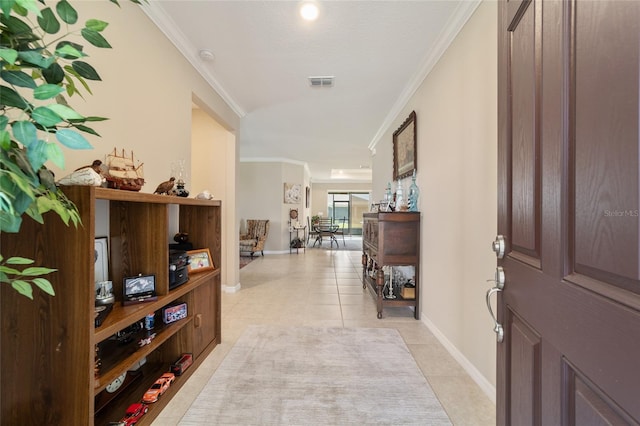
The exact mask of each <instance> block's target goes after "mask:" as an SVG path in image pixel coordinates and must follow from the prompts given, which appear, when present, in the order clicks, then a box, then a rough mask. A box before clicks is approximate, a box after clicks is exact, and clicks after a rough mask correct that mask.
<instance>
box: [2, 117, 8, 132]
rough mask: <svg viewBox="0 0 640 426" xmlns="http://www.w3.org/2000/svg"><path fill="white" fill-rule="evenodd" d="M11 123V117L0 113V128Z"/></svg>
mask: <svg viewBox="0 0 640 426" xmlns="http://www.w3.org/2000/svg"><path fill="white" fill-rule="evenodd" d="M8 124H9V117H7V116H6V115H0V130H3V129H4V128H5V127H7V125H8Z"/></svg>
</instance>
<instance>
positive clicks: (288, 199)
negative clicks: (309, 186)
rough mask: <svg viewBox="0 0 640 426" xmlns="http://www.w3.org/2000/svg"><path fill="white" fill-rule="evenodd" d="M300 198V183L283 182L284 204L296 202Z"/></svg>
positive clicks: (298, 201)
mask: <svg viewBox="0 0 640 426" xmlns="http://www.w3.org/2000/svg"><path fill="white" fill-rule="evenodd" d="M301 200H302V185H300V184H299V183H286V182H285V184H284V202H285V203H286V204H298V203H300V201H301Z"/></svg>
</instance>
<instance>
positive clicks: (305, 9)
mask: <svg viewBox="0 0 640 426" xmlns="http://www.w3.org/2000/svg"><path fill="white" fill-rule="evenodd" d="M318 14H319V10H318V6H317V5H316V4H315V3H312V2H306V3H303V4H302V6H300V16H302V18H303V19H305V20H307V21H315V20H316V19H317V18H318Z"/></svg>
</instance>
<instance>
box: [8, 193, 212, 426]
mask: <svg viewBox="0 0 640 426" xmlns="http://www.w3.org/2000/svg"><path fill="white" fill-rule="evenodd" d="M64 192H65V193H66V194H67V196H68V197H69V199H70V200H71V201H73V202H74V203H75V205H76V206H77V207H78V210H79V212H80V217H81V219H82V225H80V226H79V227H78V228H77V229H75V228H74V227H73V226H70V227H67V226H65V225H64V223H63V222H62V221H61V220H60V218H59V217H58V216H56V215H53V214H47V215H46V216H45V223H44V225H40V224H38V223H36V222H35V221H33V220H31V219H29V218H26V217H25V220H24V223H23V225H22V228H21V231H20V233H19V234H6V233H2V234H1V235H0V244H1V245H2V255H3V256H4V257H5V258H8V257H12V256H23V257H28V258H31V259H35V260H36V264H37V265H39V266H46V267H50V268H56V269H57V272H54V273H52V274H50V275H48V276H47V278H49V279H50V281H51V283H52V285H53V288H54V290H55V293H56V294H55V296H48V295H46V294H44V293H43V292H41V291H39V290H37V289H34V300H29V299H27V298H26V297H24V296H20V295H19V294H18V293H17V292H16V291H14V290H12V289H11V287H10V286H9V285H7V284H4V283H3V285H2V286H0V287H1V288H0V308H1V309H2V311H1V313H0V327H1V333H2V335H1V340H0V344H1V348H2V352H1V360H0V395H2V397H1V399H0V410H1V411H0V419H2V420H1V421H0V423H2V424H7V425H9V424H15V425H17V424H22V425H33V424H40V425H54V424H55V425H59V424H68V425H94V424H95V425H104V424H107V423H108V422H110V421H118V420H120V419H121V418H122V417H123V416H124V413H125V410H126V409H127V407H128V406H129V405H130V404H132V403H134V402H139V401H140V400H141V398H142V395H143V394H144V392H145V391H146V390H147V389H148V388H149V387H150V386H151V384H152V383H153V382H154V381H155V380H156V379H157V378H158V377H160V375H161V374H162V373H164V372H166V371H170V365H171V364H172V363H173V362H175V361H176V360H177V359H178V358H179V357H180V355H181V354H182V353H192V354H193V364H192V365H191V367H190V368H189V369H187V370H186V371H185V372H184V373H183V374H182V375H181V376H178V377H177V378H176V380H175V381H174V383H173V384H172V385H171V387H170V388H169V390H167V392H166V393H165V394H164V395H163V396H162V397H161V398H160V399H159V400H158V402H156V403H154V404H150V405H149V412H148V413H147V414H146V415H145V416H144V417H142V419H141V420H140V421H139V422H138V425H139V426H142V425H149V424H151V422H152V421H153V419H154V418H155V417H157V415H158V414H159V413H160V411H161V410H162V408H163V407H165V406H166V405H167V403H168V402H169V401H170V400H171V398H172V397H173V396H175V394H176V393H177V391H178V389H180V387H181V386H182V385H183V384H184V383H185V382H186V380H187V378H188V377H189V376H191V375H192V374H193V372H194V371H195V370H196V369H197V368H198V366H199V365H200V364H201V363H202V361H203V360H204V359H205V358H206V355H207V354H209V353H210V352H211V351H212V350H213V348H214V347H215V346H216V345H218V344H219V343H220V341H221V336H220V329H221V324H220V302H221V299H220V296H221V295H220V279H221V278H220V265H221V202H220V201H215V200H211V201H210V200H196V199H189V198H180V197H173V196H162V195H153V194H141V193H136V192H128V191H119V190H113V189H105V188H94V187H81V186H72V187H64ZM176 215H177V217H176ZM171 221H174V222H177V225H178V226H179V230H180V231H181V232H187V233H188V234H189V240H190V241H191V242H192V243H193V247H194V248H208V249H209V251H210V253H211V258H212V261H213V263H214V266H215V267H214V269H213V270H208V271H203V272H200V273H197V274H190V276H189V280H188V281H187V282H186V283H184V284H182V285H180V286H179V287H176V288H174V289H169V251H168V244H169V242H173V241H172V236H173V235H169V233H170V232H169V228H170V223H172V222H171ZM97 223H99V224H101V225H102V224H104V227H105V228H106V227H107V226H108V237H109V238H108V246H109V256H110V259H109V270H110V271H109V272H110V273H109V275H110V276H109V279H110V280H111V281H113V287H114V294H115V297H116V302H115V303H114V305H113V310H112V311H111V313H109V315H108V316H107V317H106V319H105V320H104V322H103V323H102V324H101V325H100V327H95V326H94V300H95V293H96V291H95V284H94V282H95V279H94V278H95V266H94V251H95V248H94V240H95V237H103V236H105V235H96V224H97ZM139 273H142V274H143V275H150V274H154V275H155V283H156V294H157V300H153V301H151V302H146V303H140V304H134V305H127V306H123V304H122V299H123V296H122V282H123V278H124V277H131V276H136V275H138V274H139ZM173 302H186V303H187V307H188V316H187V318H184V319H181V320H179V321H176V322H173V323H171V324H168V325H164V324H163V323H162V320H161V319H160V317H159V315H156V320H155V323H156V327H155V328H154V330H153V331H154V332H155V333H156V336H155V338H154V339H153V340H152V341H151V343H149V344H147V345H146V346H142V347H138V345H137V340H134V343H133V345H129V346H127V347H122V346H118V344H117V342H115V343H114V344H111V347H110V349H109V350H108V351H107V350H104V352H107V353H104V354H101V358H102V365H101V368H100V370H99V374H98V375H96V374H95V373H94V367H95V347H96V345H105V344H106V343H111V342H113V339H112V336H113V335H114V334H115V333H116V332H118V331H120V330H123V329H125V328H127V327H128V326H130V325H131V324H134V323H138V322H140V321H141V320H142V319H143V318H144V317H145V316H146V315H147V314H149V313H151V312H156V313H159V312H160V311H161V309H162V308H163V307H164V306H166V305H168V304H170V303H173ZM142 360H146V363H145V364H144V365H143V366H142V367H140V368H139V369H138V370H137V373H138V374H136V379H135V381H131V382H130V383H131V384H130V385H129V386H127V387H126V388H125V389H124V390H122V391H121V392H119V393H118V395H117V396H116V397H114V398H102V397H103V396H104V393H103V392H104V391H105V388H106V387H107V385H108V384H110V383H111V382H113V381H114V379H116V378H117V377H119V376H121V375H122V374H123V373H125V372H127V371H128V370H132V369H134V368H135V367H137V366H139V365H140V363H141V361H142ZM140 371H141V372H142V374H139V372H140ZM105 400H106V401H107V402H104V401H105ZM103 405H104V407H103ZM97 410H99V412H96V411H97Z"/></svg>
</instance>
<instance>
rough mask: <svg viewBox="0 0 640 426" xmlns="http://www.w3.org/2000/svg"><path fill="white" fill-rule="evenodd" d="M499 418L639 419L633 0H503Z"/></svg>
mask: <svg viewBox="0 0 640 426" xmlns="http://www.w3.org/2000/svg"><path fill="white" fill-rule="evenodd" d="M498 26H499V27H498V34H499V37H498V38H499V67H498V68H499V71H498V73H499V75H498V79H499V83H498V86H499V89H498V90H499V93H498V97H499V102H498V105H499V107H498V117H499V120H498V121H499V178H498V180H499V188H498V189H499V197H498V198H499V205H498V214H499V217H498V229H499V233H500V234H502V235H504V237H505V240H506V253H505V255H504V258H503V259H501V260H498V265H500V266H502V267H503V268H504V273H505V277H506V282H505V286H504V289H503V291H502V292H501V293H499V296H498V321H499V322H500V323H501V325H502V326H503V327H504V341H503V342H502V343H498V378H497V392H498V395H497V399H498V403H497V410H498V411H497V418H498V423H499V424H501V425H561V424H562V425H601V424H602V425H604V424H614V425H615V424H637V423H638V422H640V262H639V260H638V259H639V256H640V225H639V220H638V214H639V208H640V207H639V196H640V195H639V194H640V184H639V168H638V161H639V156H640V144H639V136H640V132H639V113H640V109H639V101H640V97H639V92H640V85H639V81H640V73H639V63H640V2H638V1H607V0H596V1H593V0H589V1H580V0H578V1H555V0H545V1H540V0H534V1H513V0H510V1H501V2H500V6H499V20H498Z"/></svg>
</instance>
